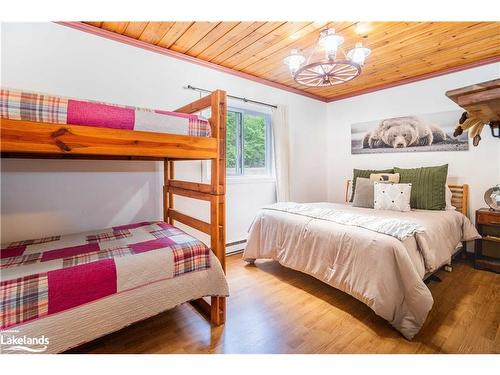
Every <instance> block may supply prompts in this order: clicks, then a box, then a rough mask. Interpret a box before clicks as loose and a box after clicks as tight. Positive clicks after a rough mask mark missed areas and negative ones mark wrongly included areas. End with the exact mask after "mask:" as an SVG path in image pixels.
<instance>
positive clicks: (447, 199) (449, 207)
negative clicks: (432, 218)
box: [445, 185, 457, 210]
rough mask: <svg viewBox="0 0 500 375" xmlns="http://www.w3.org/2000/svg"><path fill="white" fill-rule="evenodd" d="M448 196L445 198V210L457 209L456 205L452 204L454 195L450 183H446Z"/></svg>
mask: <svg viewBox="0 0 500 375" xmlns="http://www.w3.org/2000/svg"><path fill="white" fill-rule="evenodd" d="M445 190H446V197H445V200H446V208H445V210H456V209H457V208H456V207H455V206H452V205H451V197H452V195H453V194H452V192H451V189H450V188H449V187H448V185H446V189H445Z"/></svg>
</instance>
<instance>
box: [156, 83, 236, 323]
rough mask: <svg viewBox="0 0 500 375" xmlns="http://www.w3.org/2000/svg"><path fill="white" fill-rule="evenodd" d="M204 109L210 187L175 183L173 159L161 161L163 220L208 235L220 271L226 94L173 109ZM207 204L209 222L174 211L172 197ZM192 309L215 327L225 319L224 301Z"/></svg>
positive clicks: (216, 299) (199, 304)
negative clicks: (211, 147)
mask: <svg viewBox="0 0 500 375" xmlns="http://www.w3.org/2000/svg"><path fill="white" fill-rule="evenodd" d="M205 108H210V109H211V117H210V119H209V121H210V126H211V131H212V137H213V138H215V139H216V140H217V146H216V148H217V156H216V157H215V158H212V159H210V161H211V176H210V184H203V183H194V182H187V181H179V180H175V166H174V161H175V159H165V162H164V184H165V186H164V192H163V207H164V220H165V221H167V222H168V223H169V224H174V221H179V222H181V223H183V224H185V225H188V226H190V227H192V228H195V229H197V230H200V231H202V232H204V233H206V234H208V235H209V236H210V247H211V249H212V251H213V252H214V254H215V256H216V257H217V258H218V259H219V261H220V263H221V265H222V269H223V270H224V272H225V269H226V198H225V197H226V112H227V104H226V93H225V92H224V91H221V90H216V91H214V92H213V93H212V94H210V95H208V96H205V97H203V98H201V99H199V100H197V101H195V102H193V103H190V104H188V105H187V106H184V107H182V108H179V109H177V110H176V112H181V113H188V114H191V113H195V112H199V111H201V110H203V109H205ZM176 194H178V195H182V196H185V197H189V198H193V199H201V200H205V201H208V202H210V223H206V222H203V221H201V220H198V219H195V218H192V217H190V216H188V215H185V214H182V213H180V212H178V211H176V210H175V209H174V195H176ZM191 303H192V304H193V306H195V307H196V308H197V309H199V310H201V312H203V313H204V314H206V315H208V316H210V321H211V323H212V324H214V325H221V324H224V322H225V320H226V298H225V297H211V300H210V304H209V303H208V302H206V301H205V300H204V299H203V298H201V299H198V300H195V301H191Z"/></svg>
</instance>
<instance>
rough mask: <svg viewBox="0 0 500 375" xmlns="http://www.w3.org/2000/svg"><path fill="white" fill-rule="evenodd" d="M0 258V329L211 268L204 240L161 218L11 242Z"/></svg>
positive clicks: (2, 250)
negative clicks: (91, 230) (96, 229)
mask: <svg viewBox="0 0 500 375" xmlns="http://www.w3.org/2000/svg"><path fill="white" fill-rule="evenodd" d="M0 256H1V257H0V258H1V259H0V275H1V278H0V329H5V328H8V327H12V326H15V325H17V324H20V323H24V322H27V321H30V320H33V319H37V318H41V317H44V316H47V315H50V314H53V313H56V312H60V311H64V310H67V309H70V308H72V307H76V306H79V305H82V304H85V303H88V302H91V301H95V300H97V299H100V298H103V297H106V296H109V295H112V294H115V293H118V292H122V291H126V290H129V289H132V288H136V287H139V286H143V285H146V284H148V283H150V282H154V281H158V280H163V279H168V278H175V277H179V276H182V275H184V274H187V273H190V272H194V271H200V270H206V269H208V268H210V249H209V248H208V247H207V246H205V244H203V243H202V242H201V241H199V240H197V239H195V238H193V237H191V236H189V235H188V234H186V233H185V232H183V231H181V230H180V229H178V228H176V227H174V226H172V225H169V224H167V223H164V222H162V221H160V222H142V223H136V224H131V225H123V226H118V227H113V228H110V229H105V230H102V231H94V232H91V233H90V232H89V233H82V234H74V235H68V236H53V237H46V238H41V239H36V240H28V241H19V242H12V243H10V244H6V245H5V246H2V248H1V250H0Z"/></svg>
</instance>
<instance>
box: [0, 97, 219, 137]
mask: <svg viewBox="0 0 500 375" xmlns="http://www.w3.org/2000/svg"><path fill="white" fill-rule="evenodd" d="M0 117H1V118H7V119H12V120H25V121H37V122H47V123H52V124H70V125H83V126H93V127H98V128H111V129H124V130H139V131H147V132H155V133H168V134H181V135H190V136H193V137H210V136H211V129H210V123H209V122H208V120H206V119H204V118H203V117H200V116H197V115H192V114H185V113H178V112H170V111H162V110H152V109H143V108H136V107H129V106H121V105H116V104H108V103H101V102H95V101H88V100H75V99H68V98H64V97H59V96H53V95H46V94H40V93H33V92H29V91H24V90H23V91H19V90H13V89H6V88H2V89H1V90H0Z"/></svg>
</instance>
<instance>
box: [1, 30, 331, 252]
mask: <svg viewBox="0 0 500 375" xmlns="http://www.w3.org/2000/svg"><path fill="white" fill-rule="evenodd" d="M1 48H2V50H1V52H2V54H1V55H2V56H1V63H2V72H1V84H2V85H3V86H6V87H12V88H18V89H26V90H31V91H40V92H46V93H53V94H56V95H61V96H69V97H76V98H86V99H92V100H100V101H106V102H110V103H119V104H126V105H133V106H139V107H146V108H148V107H149V108H165V109H175V108H177V107H179V106H181V105H184V104H186V103H188V102H190V101H192V100H194V99H196V98H197V97H198V94H197V93H195V92H193V91H190V90H184V89H182V87H183V86H185V85H187V84H191V85H194V86H199V87H204V88H208V89H216V88H218V89H222V90H226V91H227V92H228V93H229V94H233V95H237V96H246V97H249V98H255V99H256V100H260V101H264V102H270V103H280V104H286V105H287V106H288V108H289V118H290V130H291V165H292V166H293V167H292V170H291V176H290V177H291V185H292V188H291V198H292V199H293V200H296V201H320V200H325V199H326V196H327V194H326V164H325V163H324V153H323V151H324V150H325V147H326V140H325V138H324V133H325V128H324V127H325V124H326V105H325V103H322V102H318V101H315V100H313V99H309V98H306V97H303V96H299V95H295V94H292V93H289V92H286V91H282V90H279V89H275V88H271V87H268V86H264V85H261V84H258V83H256V82H252V81H249V80H245V79H243V78H238V77H235V76H233V75H228V74H225V73H222V72H218V71H215V70H211V69H208V68H204V67H201V66H198V65H195V64H190V63H186V62H183V61H180V60H177V59H173V58H170V57H167V56H163V55H159V54H156V53H153V52H149V51H145V50H142V49H139V48H136V47H132V46H128V45H125V44H122V43H118V42H114V41H111V40H107V39H104V38H101V37H98V36H94V35H91V34H88V33H84V32H81V31H77V30H74V29H71V28H67V27H64V26H60V25H57V24H53V23H3V24H2V47H1ZM311 165H313V166H314V168H311ZM181 175H182V176H183V177H186V178H188V179H192V180H195V179H199V177H200V176H201V172H200V163H199V162H195V164H194V165H193V164H192V163H191V165H189V166H186V167H185V170H184V173H183V174H181ZM1 177H2V181H1V187H2V194H1V204H2V209H1V212H2V216H1V219H2V223H1V236H2V238H1V240H2V242H8V241H13V240H18V239H23V238H31V237H37V236H43V235H51V234H55V233H71V232H75V231H82V230H91V229H97V228H103V227H107V226H110V225H116V224H121V223H127V222H133V221H141V220H147V219H159V218H160V217H161V190H160V189H161V185H162V178H163V176H162V168H161V166H160V164H159V163H156V162H126V161H60V160H52V161H51V160H2V176H1ZM274 194H275V193H274V184H273V183H272V182H269V181H261V182H255V183H252V184H241V183H240V184H232V183H229V184H228V189H227V206H228V212H227V222H228V235H227V240H228V242H233V241H237V240H240V239H242V238H243V237H244V236H245V235H246V231H247V229H248V226H249V225H250V223H251V220H252V218H253V216H254V214H255V213H256V211H257V210H258V208H259V207H261V206H262V205H265V204H268V203H270V202H272V201H273V200H274ZM179 201H182V200H181V199H179ZM181 203H182V202H181ZM184 205H187V203H185V201H184ZM192 207H193V210H195V211H196V214H195V215H196V216H199V217H206V215H205V212H203V211H201V210H199V206H197V205H192Z"/></svg>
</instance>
